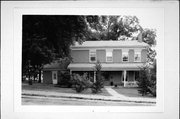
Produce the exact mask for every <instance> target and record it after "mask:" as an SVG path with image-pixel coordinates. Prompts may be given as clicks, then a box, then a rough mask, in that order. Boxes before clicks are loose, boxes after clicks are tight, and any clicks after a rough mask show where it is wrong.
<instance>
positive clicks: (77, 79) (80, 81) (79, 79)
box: [72, 73, 92, 93]
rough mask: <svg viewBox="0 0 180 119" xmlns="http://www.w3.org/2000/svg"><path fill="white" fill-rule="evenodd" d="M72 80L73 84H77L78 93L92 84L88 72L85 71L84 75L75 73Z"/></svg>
mask: <svg viewBox="0 0 180 119" xmlns="http://www.w3.org/2000/svg"><path fill="white" fill-rule="evenodd" d="M72 82H73V85H75V90H76V92H78V93H80V92H82V91H84V90H85V89H88V88H90V87H91V86H92V82H91V81H90V79H89V78H88V76H87V73H84V74H83V75H82V76H81V75H79V74H73V79H72Z"/></svg>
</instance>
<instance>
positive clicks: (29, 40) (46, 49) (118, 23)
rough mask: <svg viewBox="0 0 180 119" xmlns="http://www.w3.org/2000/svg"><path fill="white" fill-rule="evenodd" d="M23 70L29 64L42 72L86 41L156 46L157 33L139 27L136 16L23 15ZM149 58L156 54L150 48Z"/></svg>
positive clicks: (24, 70)
mask: <svg viewBox="0 0 180 119" xmlns="http://www.w3.org/2000/svg"><path fill="white" fill-rule="evenodd" d="M22 18H23V29H22V31H23V36H22V68H23V72H26V69H27V65H28V62H29V61H30V64H31V65H32V66H33V69H35V70H36V69H37V70H41V68H42V66H43V65H44V64H47V63H50V62H51V61H52V60H54V59H56V58H64V57H68V56H69V46H70V45H72V44H73V43H74V41H78V42H79V43H81V42H83V41H85V40H127V39H129V38H131V40H137V39H136V37H137V34H138V33H139V32H141V33H142V39H143V42H146V43H148V44H149V45H150V46H154V45H155V44H156V39H155V38H156V30H154V29H148V28H142V27H141V25H140V23H139V19H138V18H137V17H136V16H97V15H95V16H92V15H89V16H82V15H79V16H77V15H23V17H22ZM149 52H150V55H149V57H150V58H152V59H153V58H154V57H155V55H156V53H155V51H154V50H152V49H149Z"/></svg>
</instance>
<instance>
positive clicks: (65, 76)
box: [59, 72, 72, 88]
mask: <svg viewBox="0 0 180 119" xmlns="http://www.w3.org/2000/svg"><path fill="white" fill-rule="evenodd" d="M59 85H60V86H66V87H69V88H70V87H71V86H72V82H71V78H70V73H69V72H65V73H61V78H60V81H59Z"/></svg>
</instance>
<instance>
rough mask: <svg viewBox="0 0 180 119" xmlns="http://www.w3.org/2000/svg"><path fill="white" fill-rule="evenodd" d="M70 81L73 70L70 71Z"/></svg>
mask: <svg viewBox="0 0 180 119" xmlns="http://www.w3.org/2000/svg"><path fill="white" fill-rule="evenodd" d="M70 79H72V70H70Z"/></svg>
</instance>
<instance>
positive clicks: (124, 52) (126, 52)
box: [122, 51, 129, 62]
mask: <svg viewBox="0 0 180 119" xmlns="http://www.w3.org/2000/svg"><path fill="white" fill-rule="evenodd" d="M123 54H128V60H127V61H123ZM122 62H129V51H123V52H122Z"/></svg>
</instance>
